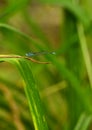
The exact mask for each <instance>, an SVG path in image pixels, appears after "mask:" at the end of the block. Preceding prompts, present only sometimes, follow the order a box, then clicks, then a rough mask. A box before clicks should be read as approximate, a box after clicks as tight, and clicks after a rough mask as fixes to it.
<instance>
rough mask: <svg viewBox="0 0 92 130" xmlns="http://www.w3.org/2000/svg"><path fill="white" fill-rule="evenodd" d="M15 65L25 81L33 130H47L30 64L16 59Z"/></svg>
mask: <svg viewBox="0 0 92 130" xmlns="http://www.w3.org/2000/svg"><path fill="white" fill-rule="evenodd" d="M17 67H18V69H19V71H20V73H21V75H22V77H23V79H24V81H25V83H26V86H25V87H24V89H25V92H26V96H27V99H28V102H29V107H30V111H31V114H32V118H33V123H34V126H35V130H48V127H47V123H46V121H45V116H44V111H43V108H42V103H41V100H40V96H39V93H38V90H37V88H36V84H35V80H34V78H33V74H32V72H31V68H30V65H29V64H28V62H26V61H25V60H24V59H22V60H21V59H20V60H19V61H18V64H17Z"/></svg>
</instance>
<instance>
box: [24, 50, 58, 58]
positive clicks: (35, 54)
mask: <svg viewBox="0 0 92 130" xmlns="http://www.w3.org/2000/svg"><path fill="white" fill-rule="evenodd" d="M46 54H53V55H55V54H56V52H54V51H53V52H47V51H41V52H29V53H26V54H25V55H26V56H27V57H33V56H38V55H46Z"/></svg>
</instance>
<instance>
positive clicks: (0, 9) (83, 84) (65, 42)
mask: <svg viewBox="0 0 92 130" xmlns="http://www.w3.org/2000/svg"><path fill="white" fill-rule="evenodd" d="M91 42H92V1H91V0H79V1H78V0H38V1H37V0H18V1H16V0H0V55H3V54H4V55H11V54H15V55H21V56H25V54H26V53H28V52H39V51H48V52H51V51H55V52H56V55H51V54H48V55H40V56H35V57H33V58H34V59H36V60H38V61H47V62H50V64H38V63H33V62H31V61H30V65H31V71H32V73H33V75H34V78H35V81H36V84H37V89H38V91H39V94H40V97H41V101H42V105H43V108H44V111H45V117H46V121H47V124H48V128H49V130H92V103H91V99H92V70H91V59H92V53H91V51H92V43H91ZM27 73H28V72H27ZM24 86H25V85H24V82H23V79H22V78H21V76H20V74H19V72H18V71H17V69H16V67H14V66H13V65H11V64H9V63H7V62H1V64H0V130H34V125H33V121H32V117H31V114H30V111H29V106H28V101H27V98H26V95H25V92H24Z"/></svg>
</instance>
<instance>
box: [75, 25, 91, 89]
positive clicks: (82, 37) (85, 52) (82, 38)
mask: <svg viewBox="0 0 92 130" xmlns="http://www.w3.org/2000/svg"><path fill="white" fill-rule="evenodd" d="M77 30H78V36H79V40H80V46H81V51H82V54H83V57H84V61H85V65H86V69H87V73H88V78H89V81H90V87H91V89H92V66H91V60H90V55H89V51H88V47H87V42H86V38H85V34H84V28H83V26H82V24H80V23H77Z"/></svg>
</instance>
